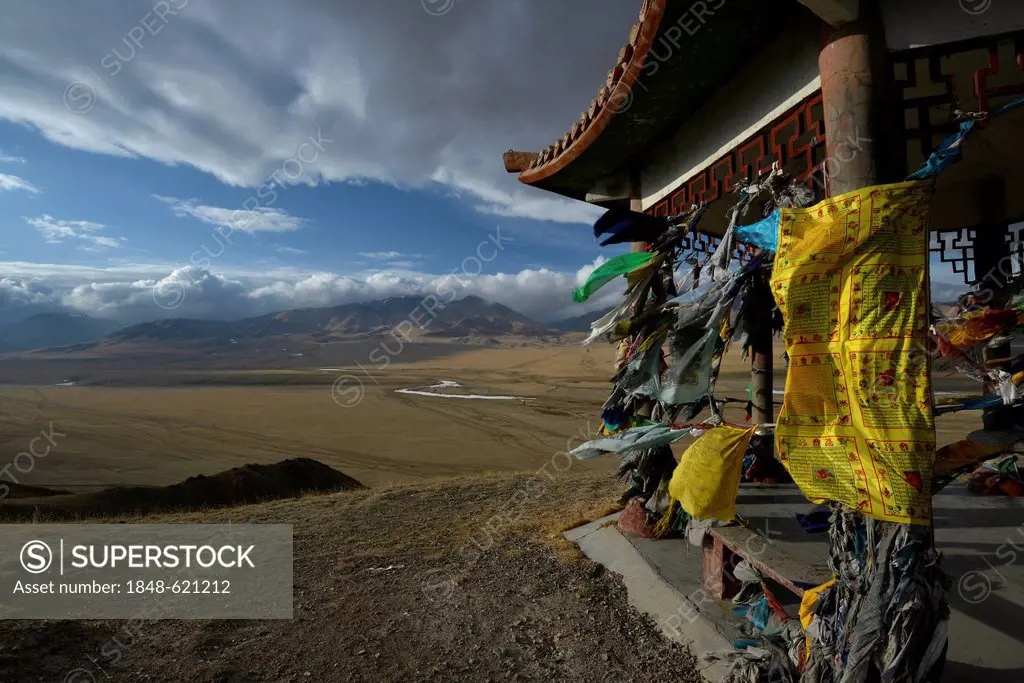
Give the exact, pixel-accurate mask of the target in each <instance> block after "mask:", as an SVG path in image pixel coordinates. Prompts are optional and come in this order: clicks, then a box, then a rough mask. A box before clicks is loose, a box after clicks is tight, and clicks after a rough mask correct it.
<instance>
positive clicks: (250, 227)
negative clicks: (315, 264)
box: [153, 195, 306, 232]
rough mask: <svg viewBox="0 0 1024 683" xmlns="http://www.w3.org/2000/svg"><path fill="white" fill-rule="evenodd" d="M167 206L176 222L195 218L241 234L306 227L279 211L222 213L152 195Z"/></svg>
mask: <svg viewBox="0 0 1024 683" xmlns="http://www.w3.org/2000/svg"><path fill="white" fill-rule="evenodd" d="M153 196H154V197H155V198H156V199H159V200H160V201H162V202H164V203H165V204H168V205H169V206H170V207H171V211H173V212H174V215H175V216H178V217H179V218H187V217H191V218H195V219H196V220H198V221H202V222H203V223H209V224H210V225H216V226H218V227H222V228H227V229H229V230H240V231H242V232H294V231H295V230H298V229H299V228H301V227H302V226H303V225H305V223H306V219H304V218H299V217H297V216H290V215H289V214H288V213H287V212H285V211H283V210H281V209H275V208H273V207H269V206H257V207H256V208H255V209H251V210H250V209H243V208H241V207H238V208H235V209H225V208H222V207H219V206H210V205H208V204H196V203H195V202H194V201H192V200H187V199H176V198H174V197H163V196H161V195H153Z"/></svg>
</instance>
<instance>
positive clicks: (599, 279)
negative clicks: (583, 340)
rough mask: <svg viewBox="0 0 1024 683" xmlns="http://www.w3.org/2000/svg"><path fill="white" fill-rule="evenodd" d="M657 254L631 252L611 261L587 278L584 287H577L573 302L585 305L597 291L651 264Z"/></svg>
mask: <svg viewBox="0 0 1024 683" xmlns="http://www.w3.org/2000/svg"><path fill="white" fill-rule="evenodd" d="M654 256H655V254H653V253H651V252H647V251H637V252H630V253H628V254H621V255H619V256H616V257H615V258H613V259H611V260H610V261H608V262H607V263H605V264H604V265H602V266H601V267H599V268H598V269H597V270H595V271H594V272H593V273H591V274H590V277H588V278H587V281H586V282H585V283H583V286H582V287H577V288H576V289H574V290H573V292H572V300H573V301H575V302H576V303H578V304H581V303H583V302H584V301H586V300H587V299H589V298H590V296H591V295H592V294H593V293H594V292H596V291H597V290H599V289H601V288H602V287H604V286H605V285H606V284H608V283H609V282H611V281H612V280H614V279H615V278H617V277H619V276H620V275H628V274H629V273H632V272H633V271H634V270H639V269H640V268H643V267H644V266H646V265H647V264H648V263H650V262H651V259H653V258H654Z"/></svg>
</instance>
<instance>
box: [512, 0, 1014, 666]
mask: <svg viewBox="0 0 1024 683" xmlns="http://www.w3.org/2000/svg"><path fill="white" fill-rule="evenodd" d="M638 3H639V0H638ZM612 64H613V66H612V68H611V70H610V71H609V72H608V77H607V80H606V82H605V83H604V84H602V85H600V87H599V88H598V89H597V94H596V97H595V98H594V99H593V101H592V102H590V104H589V106H587V107H586V109H585V110H584V111H583V113H582V114H581V115H580V118H579V120H577V121H575V122H573V123H571V124H570V125H568V127H567V130H566V131H565V133H564V134H563V135H562V136H561V137H560V138H558V139H557V140H555V141H554V142H553V143H552V144H551V145H549V146H547V147H545V148H544V149H542V150H539V151H509V152H507V153H505V155H504V163H505V168H506V170H507V171H508V172H510V173H516V174H518V176H519V180H520V181H521V182H522V183H524V184H527V185H530V186H532V187H536V188H539V189H543V190H547V191H549V192H554V193H556V194H559V195H562V196H565V197H569V198H572V199H576V200H580V201H586V202H589V203H592V204H595V205H598V206H602V207H606V208H629V209H632V210H634V211H641V212H644V213H647V214H651V215H657V216H678V215H681V214H684V213H686V211H687V210H688V209H689V207H691V206H692V205H694V204H706V205H707V206H708V209H707V213H706V214H705V215H704V218H703V219H702V221H701V223H700V227H699V233H697V234H693V235H691V236H690V237H689V238H688V242H687V243H686V246H687V247H688V248H690V249H693V250H694V251H697V252H702V253H705V254H710V253H712V252H713V251H714V250H715V248H716V247H717V245H718V244H719V243H720V241H721V237H722V235H723V233H724V232H725V230H726V228H727V225H728V218H727V214H728V212H729V210H730V208H731V207H732V205H733V204H734V203H735V195H733V191H734V190H735V189H736V187H737V185H738V184H739V183H740V182H741V181H744V182H745V181H754V180H757V179H758V178H761V177H763V176H765V175H766V174H768V173H770V172H771V171H772V170H773V168H781V169H782V170H783V171H785V172H786V173H787V174H788V175H790V176H792V177H795V178H797V179H798V180H799V181H802V182H804V183H806V184H807V185H808V186H809V187H810V188H812V189H813V190H814V192H815V194H816V199H819V200H820V199H824V198H826V197H831V196H834V195H838V194H843V193H846V192H851V191H854V190H860V189H862V188H865V187H869V186H873V185H879V184H883V183H893V182H898V181H900V180H902V179H904V178H906V177H907V176H908V175H909V174H910V173H912V172H913V171H915V170H916V169H918V168H920V167H921V165H922V164H923V163H924V162H925V161H926V160H927V159H928V158H929V155H931V154H932V152H933V151H935V149H936V148H937V146H938V145H939V144H940V143H941V142H942V141H943V140H944V139H945V138H947V136H949V135H950V134H952V133H955V132H956V131H957V130H958V129H959V128H960V125H961V123H962V122H963V121H966V120H971V119H976V120H977V121H978V125H979V126H980V127H982V128H983V129H984V132H983V134H979V135H973V136H969V137H967V138H965V140H964V142H963V146H962V150H963V154H962V158H961V160H960V161H959V163H957V164H956V165H954V166H952V167H950V169H949V170H948V171H945V172H944V173H943V174H942V175H941V176H939V177H938V180H937V184H936V188H935V193H934V198H933V200H932V206H931V211H930V215H931V224H930V230H931V240H930V250H931V252H932V260H933V262H934V261H936V260H938V259H941V261H942V262H945V263H951V264H952V266H953V270H954V272H956V273H958V274H961V275H962V276H963V281H964V283H965V285H982V286H986V287H989V288H993V289H998V288H1000V287H1002V286H1003V284H1005V281H1006V275H1007V274H1008V272H1019V271H1020V260H1022V258H1024V234H1021V232H1020V230H1021V228H1024V223H1022V221H1024V193H1021V192H1012V191H1010V188H1014V187H1017V188H1019V187H1024V108H1020V109H1016V110H1014V111H1012V112H1010V113H1008V114H1007V115H1005V116H1001V117H999V118H998V119H991V120H990V119H988V118H985V117H984V114H985V113H988V112H993V111H995V110H997V109H998V108H999V107H1000V106H1002V105H1005V104H1008V103H1010V102H1012V101H1015V100H1017V99H1019V98H1021V97H1022V96H1024V3H1021V2H1010V1H1007V2H999V0H799V1H797V0H777V1H772V2H765V1H764V0H695V1H694V0H643V1H642V7H641V8H640V15H639V21H638V22H637V23H636V24H635V25H634V26H633V27H632V29H631V30H630V32H629V38H628V41H627V42H626V44H625V45H624V46H623V47H622V49H621V50H620V51H619V53H618V56H617V58H615V59H614V61H613V62H612ZM581 104H583V103H581ZM635 248H643V245H635ZM1007 257H1015V258H1014V259H1013V260H1012V261H1010V260H1008V259H1007ZM1014 261H1016V263H1014ZM1008 262H1009V263H1013V265H1011V266H1010V270H1009V271H1007V270H1006V263H1008ZM1000 273H1001V275H1000ZM751 345H752V350H753V354H752V363H753V366H752V385H753V387H754V396H753V421H754V422H755V423H758V424H768V423H772V421H773V417H774V415H773V406H772V393H773V392H772V382H771V377H772V373H771V368H772V355H773V354H772V345H771V332H770V330H768V329H765V330H762V331H761V332H760V333H758V334H757V335H755V337H754V338H753V339H752V344H751ZM993 354H995V357H997V358H998V357H1002V355H1004V354H1005V349H1001V348H1000V349H993ZM997 367H998V366H997ZM1002 420H1005V413H1001V412H1000V411H999V410H996V411H992V412H991V413H989V414H987V415H986V427H999V426H1001V421H1002ZM755 497H756V496H755ZM943 504H944V505H946V506H947V507H948V506H949V505H953V507H954V508H956V506H958V505H966V506H970V504H969V503H963V502H962V501H952V502H951V501H949V500H947V501H945V502H944V503H943ZM783 507H784V506H776V508H777V509H776V512H774V513H772V514H769V515H768V517H770V518H771V519H773V520H783V522H784V518H785V516H786V515H789V516H790V517H791V516H792V515H791V514H790V513H791V512H792V510H788V509H787V510H782V508H783ZM940 507H941V506H940V505H939V504H938V503H937V504H936V509H937V510H939V508H940ZM1019 507H1020V506H1018V508H1019ZM761 508H763V509H768V506H765V505H761ZM956 509H957V510H959V509H960V508H956ZM990 512H992V513H995V510H991V511H990ZM948 513H949V510H948V509H946V510H945V511H944V512H943V514H948ZM1018 513H1019V510H1018ZM937 514H938V513H937ZM957 514H961V513H960V512H958V513H957ZM1017 516H1020V515H1019V514H1018V515H1017ZM979 519H991V516H990V517H985V516H984V515H981V516H980V517H979ZM783 522H780V523H783ZM773 523H775V522H773ZM976 523H977V524H980V525H981V526H984V524H985V522H974V521H971V522H967V520H966V518H965V520H964V523H962V524H955V525H954V527H956V528H957V529H958V530H959V531H958V534H959V535H958V534H954V533H953V532H952V531H949V530H947V531H945V532H944V534H945V535H944V536H943V537H942V538H939V539H938V542H944V543H950V542H951V541H952V540H954V539H955V542H956V543H959V544H962V546H963V547H964V548H967V547H968V546H969V545H971V544H970V543H968V541H969V540H972V539H971V538H963V537H962V536H963V533H962V532H965V531H969V534H968V535H970V534H973V533H974V530H970V529H969V527H970V526H971V525H973V524H976ZM1018 523H1019V520H1018ZM994 526H995V525H994ZM957 529H954V530H953V531H957ZM798 540H799V539H798ZM977 540H978V541H979V543H975V544H974V550H973V551H972V552H975V553H979V552H981V553H986V552H989V551H995V550H996V546H998V542H999V539H997V538H995V537H993V539H987V540H985V541H984V543H981V542H980V541H982V539H981V536H978V538H977ZM989 541H991V543H990V542H989ZM739 543H741V540H737V541H736V543H734V544H733V546H732V550H734V551H736V550H737V545H738V544H739ZM809 545H810V544H807V543H803V544H800V543H798V544H793V547H794V548H796V547H798V546H802V547H804V548H806V547H807V546H809ZM983 546H984V548H983ZM989 546H991V547H989ZM717 552H719V553H721V552H722V549H721V547H717ZM705 553H707V549H705ZM737 554H739V555H742V554H743V553H742V552H738V553H737ZM952 555H953V560H954V562H953V564H954V565H955V564H957V562H959V559H958V557H959V558H960V559H962V557H961V555H963V554H962V553H961V554H960V555H958V553H957V551H956V550H954V551H952ZM719 559H720V558H719ZM947 559H948V558H947ZM778 561H779V562H780V563H784V562H786V558H784V557H780V558H779V559H778ZM704 562H705V565H704V570H705V573H706V572H707V569H708V557H707V554H705V559H704ZM811 562H813V560H809V564H810V563H811ZM818 563H819V565H820V564H821V563H820V558H819V562H818ZM762 565H764V563H763V562H762ZM766 569H767V570H769V571H770V570H771V568H770V567H766ZM782 573H784V572H782ZM709 578H710V581H709ZM776 578H780V579H781V582H782V583H785V578H786V577H785V576H781V575H780V576H778V577H776ZM704 585H705V586H707V587H709V588H710V589H712V591H713V592H715V593H717V594H718V595H720V596H721V595H722V594H723V592H724V591H723V586H722V585H721V581H720V578H719V577H708V576H705V577H704ZM1019 592H1020V591H1018V593H1019ZM1021 595H1024V593H1022V594H1021ZM1021 595H1017V594H1014V595H1013V596H1007V597H1005V600H1006V601H1008V603H1012V604H1019V603H1018V602H1017V601H1018V599H1019V598H1020V597H1021ZM959 607H960V608H961V611H962V612H965V613H967V614H970V616H971V618H974V619H977V620H979V621H981V620H982V614H981V612H979V611H978V610H977V609H974V611H973V612H971V610H970V609H967V608H966V607H965V606H964V605H963V604H961V605H959ZM974 607H975V608H976V607H977V606H976V605H975V606H974ZM997 607H998V605H997ZM996 616H997V617H998V618H999V619H1002V615H1001V614H997V615H996ZM997 621H998V620H997ZM957 623H962V622H957V621H956V620H955V619H954V624H957ZM1000 623H1001V625H1000V624H997V623H995V622H987V623H986V626H985V627H984V628H987V629H993V630H992V631H991V632H990V633H991V638H989V640H990V641H991V642H989V643H988V645H991V643H995V642H1002V640H1000V639H1005V638H1006V637H1009V638H1010V639H1011V641H1013V642H1015V643H1016V644H1017V648H1018V649H1019V644H1020V643H1021V642H1024V641H1022V640H1021V638H1019V637H1014V636H1012V633H1011V632H1012V628H1011V627H1009V626H1008V624H1009V623H1010V622H1009V621H1007V620H1005V619H1002V621H1001V622H1000ZM951 628H953V627H951ZM957 628H960V629H961V632H960V633H959V634H958V637H960V638H966V639H967V640H968V641H969V640H970V638H968V637H967V636H966V635H965V633H964V632H963V631H962V628H963V627H962V626H957ZM982 632H983V633H989V631H982ZM1007 634H1011V635H1009V636H1007ZM973 637H974V638H975V641H978V640H984V638H978V637H977V634H975V636H973ZM951 642H952V639H951ZM975 645H978V646H980V644H979V643H977V642H975V644H974V645H971V647H974V646H975ZM959 647H960V648H966V647H968V645H967V642H966V641H964V640H961V641H960V645H959ZM993 647H994V646H993ZM951 656H952V655H951ZM957 656H960V655H957ZM1019 659H1020V658H1019V657H1018V658H1017V659H1016V660H1014V661H1013V662H1011V663H1010V664H1008V665H1007V664H1006V663H1005V662H1002V663H1001V664H1003V665H1005V666H1013V667H1017V668H1015V672H1016V673H1018V674H1019V672H1020V671H1021V670H1022V669H1021V668H1019V667H1021V666H1022V664H1024V662H1020V661H1019ZM984 670H986V669H981V670H979V671H975V672H973V673H975V674H977V673H980V671H984ZM959 672H960V673H962V674H963V673H964V670H963V669H960V670H959Z"/></svg>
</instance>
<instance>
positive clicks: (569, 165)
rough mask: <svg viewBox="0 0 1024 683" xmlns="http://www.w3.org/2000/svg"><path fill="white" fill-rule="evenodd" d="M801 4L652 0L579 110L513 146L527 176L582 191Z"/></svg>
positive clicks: (511, 162) (698, 98)
mask: <svg viewBox="0 0 1024 683" xmlns="http://www.w3.org/2000/svg"><path fill="white" fill-rule="evenodd" d="M799 7H800V5H799V4H798V3H795V2H784V3H777V2H771V3H766V2H764V0H704V1H702V2H689V1H687V0H644V2H643V5H642V7H641V9H640V16H639V21H638V22H637V23H636V24H634V26H633V28H632V29H631V30H630V33H629V41H628V42H627V43H626V44H625V45H624V46H623V47H622V49H621V50H619V54H618V57H617V59H616V62H615V66H613V67H612V69H611V70H610V71H609V72H608V77H607V79H606V81H605V83H604V84H603V85H602V86H601V87H600V89H599V90H598V92H597V96H596V97H595V98H594V99H593V101H591V103H590V106H588V107H587V109H586V110H585V111H584V112H583V113H582V114H581V115H580V118H579V120H577V121H576V122H575V123H573V124H572V126H571V127H570V128H569V130H568V131H567V132H566V133H565V134H564V135H562V137H561V138H560V139H558V140H556V141H555V142H554V143H553V144H551V145H549V146H547V147H545V148H544V149H543V150H541V151H540V152H539V153H528V152H515V151H512V150H510V151H509V152H507V153H506V154H505V167H506V170H508V171H509V172H510V173H516V172H518V173H520V175H519V180H520V181H521V182H523V183H526V184H528V185H534V186H537V187H541V188H543V189H547V190H551V191H553V192H557V193H559V194H564V195H566V196H570V197H575V198H577V199H583V198H584V196H585V195H586V192H587V191H588V189H589V188H590V187H591V186H592V184H593V182H594V181H595V180H596V179H598V178H600V177H602V176H605V175H608V174H610V173H613V172H615V171H616V170H619V169H620V168H622V167H624V166H628V165H629V164H630V163H631V161H632V160H633V159H635V158H636V156H637V155H638V154H640V153H642V152H643V151H644V150H645V149H646V148H647V147H648V146H649V145H651V144H653V143H654V142H656V141H657V140H659V139H661V138H664V137H666V136H667V135H668V134H670V133H671V132H674V130H675V129H677V128H678V125H679V122H680V120H681V119H683V118H685V117H686V115H687V114H688V113H689V112H692V111H694V110H695V109H696V108H697V107H699V106H700V105H701V104H703V103H704V102H705V101H706V100H707V99H708V98H709V97H710V96H711V95H713V93H714V91H715V90H716V89H718V88H719V87H721V86H722V85H724V84H725V83H726V82H727V81H728V79H729V78H731V77H732V76H733V75H735V73H736V72H737V71H738V70H739V69H740V68H742V65H743V64H744V63H745V62H746V61H747V59H748V58H749V57H750V56H751V55H752V54H753V53H754V52H755V51H756V50H757V48H758V47H760V45H761V44H762V41H763V40H764V39H765V38H766V37H767V36H770V35H772V33H773V32H775V31H777V30H779V29H780V28H782V27H783V26H784V24H785V22H786V21H788V20H789V18H791V17H792V16H793V15H794V13H795V12H796V11H798V9H797V8H799Z"/></svg>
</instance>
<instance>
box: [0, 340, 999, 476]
mask: <svg viewBox="0 0 1024 683" xmlns="http://www.w3.org/2000/svg"><path fill="white" fill-rule="evenodd" d="M613 355H614V354H613V350H612V349H611V348H610V347H608V346H607V345H595V346H594V347H592V348H591V349H589V350H588V349H583V348H580V347H578V346H552V347H527V348H485V349H470V350H466V351H464V352H462V353H458V354H454V355H448V356H444V357H440V358H433V359H428V360H417V361H415V362H411V363H401V362H400V361H401V360H402V359H401V358H400V357H399V358H396V359H395V362H393V363H392V364H391V365H390V367H388V368H387V369H385V370H383V371H378V370H376V369H374V367H373V366H372V365H369V364H364V365H361V367H357V366H355V365H353V366H351V367H348V368H344V367H342V368H337V369H332V371H331V372H322V371H321V370H322V369H321V368H304V369H290V370H239V371H228V370H218V371H215V372H214V371H211V372H210V373H209V377H208V380H209V381H208V382H202V383H200V384H195V382H196V378H197V377H202V375H203V373H202V372H201V371H197V370H192V371H189V372H188V373H187V377H188V381H189V386H173V385H172V386H124V387H117V386H12V385H6V386H0V467H2V466H3V465H5V464H7V463H11V462H13V459H14V457H15V456H16V454H17V453H19V452H22V451H25V450H26V448H27V447H28V444H29V442H30V440H31V439H32V438H33V437H35V436H37V435H38V434H39V433H40V431H41V430H46V429H49V425H50V424H51V423H52V424H53V429H54V430H55V432H56V434H55V436H54V441H55V442H56V446H55V447H53V448H52V449H51V452H50V454H49V455H48V456H47V457H45V458H38V459H36V460H35V464H34V466H33V468H32V471H30V472H26V473H18V474H17V475H16V476H18V477H19V481H20V482H23V483H26V484H29V485H37V486H50V487H55V488H65V489H67V490H71V491H86V490H94V489H96V488H103V487H107V486H114V485H166V484H171V483H174V482H177V481H181V480H182V479H185V478H186V477H189V476H193V475H197V474H212V473H215V472H219V471H222V470H225V469H229V468H231V467H237V466H240V465H244V464H247V463H271V462H277V461H280V460H283V459H286V458H296V457H305V458H312V459H315V460H319V461H321V462H323V463H325V464H327V465H330V466H331V467H334V468H335V469H338V470H340V471H342V472H344V473H345V474H348V475H349V476H352V477H355V478H356V479H358V480H359V481H361V482H363V483H364V484H366V485H368V486H380V485H384V484H390V483H401V482H412V481H422V480H426V479H432V478H436V477H450V476H461V475H471V474H481V473H487V472H509V471H526V472H534V471H536V470H537V469H538V468H540V467H542V466H543V465H544V464H545V463H546V462H548V461H549V460H550V459H551V457H552V456H553V455H554V454H555V453H557V452H559V451H563V450H566V448H567V446H568V447H569V448H571V447H573V446H574V445H577V444H578V443H579V439H580V438H581V437H582V436H583V435H585V434H590V435H593V434H594V431H595V430H596V429H597V428H598V426H599V424H600V420H599V412H600V406H601V404H602V403H603V402H604V400H605V398H606V396H607V392H608V389H609V386H610V385H609V382H608V379H609V377H610V375H611V374H612V373H611V363H612V359H613ZM361 368H366V369H365V370H364V369H361ZM775 374H776V380H775V381H776V387H777V388H778V389H780V390H781V387H782V386H784V381H785V366H784V364H783V363H782V362H778V363H777V364H776V370H775ZM139 375H140V377H141V378H142V379H144V377H145V372H144V371H140V373H139ZM443 380H448V381H455V382H458V383H460V384H461V385H463V386H462V388H448V389H442V390H428V391H440V392H442V393H460V394H473V395H488V394H490V395H504V396H516V397H523V398H531V399H534V400H530V401H521V400H480V399H476V400H473V399H468V400H467V399H457V398H440V397H436V396H423V395H410V394H403V393H396V390H397V389H405V388H412V389H415V388H418V387H426V386H430V385H434V384H438V383H439V382H441V381H443ZM140 381H142V380H140ZM160 381H161V383H165V384H166V383H168V380H167V377H166V376H165V375H161V376H160ZM748 382H749V373H748V372H747V366H746V363H745V362H743V361H742V360H741V359H740V356H739V353H738V352H736V351H734V350H733V351H730V353H729V354H728V355H727V356H726V363H725V366H724V368H723V372H722V374H721V377H720V379H719V382H718V387H717V392H718V395H719V396H720V397H722V396H728V397H733V398H737V399H743V400H745V398H746V391H747V385H748ZM938 383H939V384H940V386H941V380H940V381H939V382H938ZM775 400H776V404H777V405H776V410H778V404H780V403H781V400H782V396H781V395H777V396H776V397H775ZM726 415H727V417H728V418H729V419H732V420H735V421H737V422H739V421H742V420H743V412H742V403H736V404H731V405H730V406H729V408H728V409H727V413H726ZM938 427H939V441H940V444H943V443H948V442H950V441H954V440H956V439H958V438H961V436H962V435H963V434H964V433H966V432H968V431H971V430H973V429H977V428H978V427H980V416H979V415H978V414H977V413H962V414H959V415H955V416H952V417H946V418H941V419H940V420H939V424H938ZM684 443H685V442H684ZM583 466H584V467H586V468H591V469H594V470H595V471H606V472H607V471H611V470H612V469H613V468H614V463H612V462H605V461H598V462H593V463H584V464H583ZM11 471H12V472H13V471H14V470H11Z"/></svg>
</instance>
